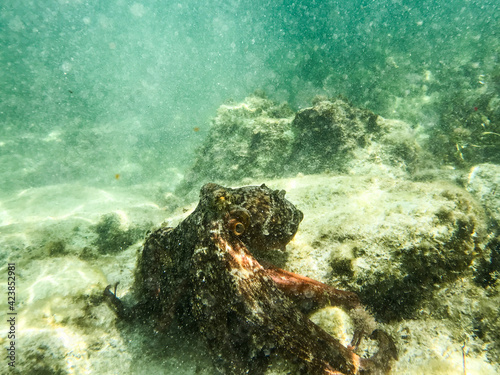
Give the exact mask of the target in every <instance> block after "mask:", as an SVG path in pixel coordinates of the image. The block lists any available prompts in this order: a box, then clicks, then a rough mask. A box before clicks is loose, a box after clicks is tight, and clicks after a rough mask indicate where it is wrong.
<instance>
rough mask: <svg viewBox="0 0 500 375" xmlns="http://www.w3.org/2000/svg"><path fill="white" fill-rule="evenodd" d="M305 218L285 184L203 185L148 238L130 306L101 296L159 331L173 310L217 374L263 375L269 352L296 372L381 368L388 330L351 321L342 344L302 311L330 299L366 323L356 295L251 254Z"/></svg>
mask: <svg viewBox="0 0 500 375" xmlns="http://www.w3.org/2000/svg"><path fill="white" fill-rule="evenodd" d="M302 219H303V214H302V212H301V211H299V210H298V209H297V208H296V207H295V206H294V205H293V204H292V203H290V202H289V201H288V200H286V199H285V191H284V190H281V191H279V190H272V189H270V188H268V187H267V186H265V185H261V186H246V187H241V188H235V189H231V188H224V187H222V186H220V185H216V184H213V183H209V184H206V185H204V186H203V187H202V189H201V192H200V201H199V204H198V206H197V207H196V209H195V210H194V211H193V212H192V213H191V214H190V215H189V216H188V217H187V218H186V219H185V220H184V221H182V222H181V223H180V224H179V225H178V226H177V227H176V228H169V227H165V226H164V227H161V228H159V229H157V230H156V231H154V232H152V233H150V234H149V235H148V237H147V238H146V240H145V243H144V246H143V249H142V254H141V255H140V257H139V260H138V266H137V270H136V275H135V281H134V287H133V290H134V294H135V296H136V298H135V299H136V300H137V304H135V305H134V306H132V307H126V306H125V305H124V304H123V303H122V301H121V300H120V299H118V297H117V296H116V288H115V292H114V293H113V292H111V286H108V287H107V288H106V289H105V291H104V295H105V298H106V300H107V302H108V303H109V304H110V306H111V307H112V308H113V309H114V310H115V312H116V313H117V315H118V317H119V318H122V319H124V320H134V319H137V318H140V319H143V320H148V321H150V322H152V323H153V324H154V326H155V328H156V329H157V330H158V331H164V330H166V329H168V327H169V326H170V324H171V322H172V321H173V319H174V317H177V318H178V319H180V320H181V321H190V324H192V325H194V327H196V329H197V330H199V332H200V333H201V334H202V336H203V337H204V339H205V341H206V343H207V346H208V348H209V350H210V352H211V354H212V357H213V363H214V366H215V368H216V369H217V370H218V371H220V373H222V374H231V375H240V374H264V373H265V371H266V368H267V367H268V362H269V358H270V354H271V353H273V355H277V356H282V358H284V359H286V360H287V361H290V362H291V363H292V366H293V367H294V368H296V372H297V373H299V374H311V375H316V374H318V375H320V374H321V375H323V374H346V375H353V374H384V373H387V372H388V371H389V370H390V367H391V364H392V362H393V361H394V360H395V359H396V357H397V352H396V348H395V345H394V343H393V341H392V339H391V338H390V336H389V335H388V334H387V333H385V332H384V331H381V330H378V329H376V330H373V325H374V324H373V325H371V324H358V325H357V327H356V332H355V334H354V337H353V342H352V343H351V345H350V346H348V347H346V346H344V345H342V344H341V343H340V342H339V341H338V340H337V339H336V338H334V337H332V336H331V335H330V334H328V333H327V332H325V331H324V330H323V329H322V328H320V327H319V326H317V325H316V324H314V323H313V322H312V321H311V320H309V318H308V317H307V312H309V311H310V310H311V306H313V307H314V308H318V307H321V306H326V305H337V306H341V307H343V308H344V309H345V310H347V311H348V312H351V313H354V315H356V316H358V317H359V316H363V317H366V319H364V318H363V319H361V320H367V321H369V320H370V319H372V320H373V318H371V317H370V316H369V315H368V313H366V312H365V310H364V308H363V306H362V305H361V303H360V301H359V299H358V297H357V295H356V294H355V293H351V292H345V291H340V290H337V289H334V288H332V287H331V286H328V285H326V284H323V283H320V282H318V281H315V280H312V279H310V278H307V277H304V276H301V275H297V274H294V273H292V272H288V271H285V270H283V269H280V268H278V267H275V266H273V265H271V264H268V263H265V262H263V261H261V262H259V261H258V260H257V259H256V258H255V257H254V256H253V255H252V253H251V251H254V252H255V251H257V252H265V251H269V250H272V249H285V246H286V245H287V244H288V242H289V241H290V240H291V239H292V238H293V237H294V235H295V233H296V232H297V229H298V227H299V224H300V222H301V221H302ZM358 320H359V319H358ZM373 322H374V321H373ZM367 327H368V328H367ZM366 335H371V337H372V338H374V339H376V340H377V341H378V345H379V350H378V352H377V353H376V354H375V355H374V356H372V357H370V358H362V357H360V356H358V355H357V354H356V353H355V352H354V350H355V348H356V347H357V346H358V344H359V342H360V341H361V339H362V338H363V337H364V336H366Z"/></svg>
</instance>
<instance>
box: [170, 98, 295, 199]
mask: <svg viewBox="0 0 500 375" xmlns="http://www.w3.org/2000/svg"><path fill="white" fill-rule="evenodd" d="M293 115H294V113H293V111H292V110H291V109H290V108H289V107H288V106H287V105H286V104H281V105H279V104H276V103H274V102H272V101H271V100H268V99H266V98H265V97H262V96H257V95H253V96H249V97H247V98H245V100H244V101H243V102H242V103H237V104H225V105H222V106H220V107H219V109H218V111H217V116H216V117H215V118H214V119H213V120H212V126H211V128H210V132H209V134H208V137H207V138H206V140H205V141H204V143H203V145H202V146H201V148H200V149H199V150H198V156H197V159H196V161H195V163H194V165H193V167H192V169H191V171H190V172H189V173H188V174H187V176H186V178H185V180H184V181H183V182H182V183H181V185H180V187H179V188H178V189H177V190H178V191H182V192H186V191H190V190H191V189H194V190H196V191H198V188H199V186H198V185H200V186H201V184H202V183H204V182H219V183H234V182H236V181H240V180H241V179H244V178H247V177H254V178H261V177H269V176H273V177H276V176H280V175H282V174H283V168H284V167H285V165H286V161H287V159H288V156H289V155H290V150H291V143H292V137H293V135H292V132H291V130H290V124H291V122H292V119H293Z"/></svg>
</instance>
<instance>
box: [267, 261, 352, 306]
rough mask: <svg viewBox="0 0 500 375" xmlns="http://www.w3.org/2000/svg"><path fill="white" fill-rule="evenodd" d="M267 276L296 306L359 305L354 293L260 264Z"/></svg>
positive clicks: (269, 265)
mask: <svg viewBox="0 0 500 375" xmlns="http://www.w3.org/2000/svg"><path fill="white" fill-rule="evenodd" d="M261 265H262V266H263V267H264V268H265V269H266V273H267V275H268V276H269V277H270V278H271V279H273V281H274V282H275V283H276V285H277V287H278V288H279V289H280V290H281V291H282V292H283V293H285V295H286V296H287V297H289V298H290V299H292V300H293V301H294V302H295V303H297V304H298V306H301V307H309V309H312V308H321V307H324V306H341V307H344V308H346V309H353V308H356V307H358V306H360V305H361V303H360V301H359V297H358V295H357V294H356V293H353V292H347V291H343V290H339V289H335V288H333V287H331V286H329V285H327V284H324V283H321V282H319V281H316V280H313V279H310V278H309V277H306V276H302V275H298V274H296V273H293V272H290V271H286V270H283V269H281V268H278V267H276V266H273V265H272V264H269V263H264V262H261Z"/></svg>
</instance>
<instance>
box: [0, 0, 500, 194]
mask: <svg viewBox="0 0 500 375" xmlns="http://www.w3.org/2000/svg"><path fill="white" fill-rule="evenodd" d="M497 5H498V4H496V2H495V1H465V0H459V1H453V2H446V1H377V2H374V1H348V2H338V1H316V2H300V1H278V2H277V1H270V2H263V1H216V2H213V1H211V2H203V1H181V2H161V1H141V2H134V1H121V0H118V1H111V2H97V1H50V0H48V1H44V2H32V1H9V0H7V1H4V2H2V5H1V6H0V123H1V127H0V145H1V146H0V158H1V159H0V162H1V165H2V169H1V172H0V173H1V176H0V178H1V179H2V190H9V191H13V190H14V191H15V190H17V189H22V188H27V187H36V186H43V185H46V184H54V183H61V182H68V181H83V182H85V183H88V184H91V185H108V184H115V183H116V181H115V178H114V176H115V175H117V174H120V183H121V184H122V185H126V184H135V183H139V182H144V181H165V180H168V179H171V173H172V172H171V171H172V170H173V169H179V170H180V171H181V172H182V170H183V169H185V168H186V167H187V166H189V165H190V164H191V163H192V159H193V148H194V147H195V146H197V145H198V144H199V143H200V142H201V140H202V139H203V137H204V136H205V135H206V132H207V129H208V127H209V120H210V118H211V117H213V116H214V115H215V111H216V109H217V107H218V106H219V105H220V104H222V103H223V102H225V101H226V100H228V99H234V100H237V101H238V100H241V99H243V98H244V97H245V96H247V95H248V94H250V93H251V92H253V91H254V90H256V89H261V90H264V91H265V92H266V93H267V95H268V96H269V97H270V98H272V99H274V100H277V101H288V102H289V103H290V104H291V105H292V107H293V108H294V109H297V108H301V107H304V106H307V105H310V101H311V98H312V97H313V96H315V95H318V94H326V95H337V94H343V95H345V96H346V97H347V98H348V99H349V100H351V101H352V102H353V103H354V104H356V105H359V106H363V107H366V108H368V109H371V110H373V111H374V112H376V113H378V114H381V115H383V116H386V117H391V118H400V119H405V120H409V121H411V122H412V124H414V125H415V126H416V125H419V124H423V125H425V126H429V127H432V126H435V124H436V122H437V121H438V119H439V113H440V110H441V105H442V100H443V99H444V98H448V97H450V96H451V95H453V94H457V93H459V94H463V93H464V92H470V90H477V89H481V87H482V86H483V84H482V83H481V82H485V81H488V80H489V79H491V76H492V74H493V73H494V70H495V67H496V66H497V65H498V59H499V56H498V54H499V48H500V47H499V35H498V33H499V19H500V17H499V15H500V14H499V12H500V11H499V9H498V6H497ZM496 74H497V75H498V68H497V73H496ZM465 105H466V106H467V108H468V109H469V108H472V107H474V106H475V105H476V104H475V103H473V102H471V103H466V104H464V105H463V106H465ZM194 128H196V129H198V128H199V131H193V129H194Z"/></svg>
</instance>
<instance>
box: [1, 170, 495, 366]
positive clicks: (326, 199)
mask: <svg viewBox="0 0 500 375" xmlns="http://www.w3.org/2000/svg"><path fill="white" fill-rule="evenodd" d="M262 182H264V181H255V183H259V184H260V183H262ZM265 182H266V184H267V185H268V186H270V187H272V188H278V189H285V190H286V191H287V198H288V199H289V200H290V201H291V202H293V203H294V204H296V206H297V207H298V208H300V209H301V210H302V211H303V212H304V215H305V218H304V220H303V222H302V224H301V226H300V228H299V232H298V234H297V235H296V237H295V239H294V240H293V241H292V242H291V244H289V245H288V252H289V255H288V257H287V259H286V261H285V262H284V266H285V267H286V268H287V269H289V270H291V271H294V272H300V273H301V274H304V275H307V276H310V277H313V278H315V279H318V280H321V281H324V282H328V283H330V284H332V285H338V286H339V287H340V288H342V285H341V282H340V281H339V280H340V279H339V278H337V277H336V275H335V274H334V273H333V272H332V264H333V263H332V259H333V258H335V255H332V254H333V253H334V252H337V254H338V253H340V254H343V255H341V256H345V257H349V255H345V254H349V251H350V250H349V247H352V246H354V245H353V243H354V242H356V244H357V245H356V246H359V244H360V243H363V244H364V246H366V249H367V252H369V251H370V249H371V248H372V247H373V246H374V247H375V248H382V247H383V246H384V243H390V242H391V241H392V242H394V241H402V242H404V241H409V242H412V241H413V242H415V241H417V242H418V241H423V239H419V238H424V237H426V235H427V234H426V233H425V232H426V231H432V230H435V231H436V233H433V234H432V235H433V236H434V237H435V238H439V236H440V235H444V236H446V234H443V233H438V232H440V231H441V232H445V231H446V228H444V227H441V228H440V227H439V226H436V225H434V224H435V223H434V224H433V221H432V218H433V217H434V216H435V214H436V213H437V212H438V211H439V210H443V207H448V206H449V207H448V208H450V207H451V209H453V207H452V206H450V204H451V205H453V203H452V202H454V201H457V198H456V197H457V196H458V197H460V198H458V201H464V200H467V199H471V201H473V198H472V197H470V196H469V195H468V194H467V192H466V191H465V190H463V189H460V188H458V187H456V186H454V185H452V184H450V183H448V182H434V183H413V182H409V181H399V180H396V179H391V178H379V177H373V176H372V177H370V176H368V177H360V176H335V175H328V174H321V175H313V176H304V175H299V176H297V177H295V178H289V179H281V180H269V181H265ZM245 183H246V184H248V183H250V184H251V183H252V181H245ZM158 194H160V193H158V192H157V189H156V188H155V187H151V186H147V185H144V186H136V187H134V188H133V189H131V188H130V187H128V188H120V187H119V186H116V187H114V188H108V189H97V188H91V187H86V186H81V185H77V184H62V185H54V186H46V187H41V188H34V189H27V190H24V191H21V192H19V193H17V194H16V195H14V196H12V195H11V196H9V197H3V198H2V199H1V202H0V204H1V211H0V212H1V217H0V224H1V226H0V232H1V236H0V241H1V244H0V245H1V247H0V248H1V257H2V259H3V262H2V263H3V265H2V269H1V274H2V275H6V265H5V263H4V262H5V260H8V262H13V263H15V267H16V312H17V325H16V358H17V361H16V368H15V370H14V371H11V373H20V374H21V373H23V374H25V373H32V374H152V373H155V374H173V373H175V374H212V373H215V372H214V370H213V368H212V367H211V362H210V357H209V355H208V354H207V351H206V348H205V347H204V345H203V343H202V342H201V340H200V337H193V336H192V335H190V334H188V333H185V332H183V331H180V330H179V329H177V328H175V327H173V328H172V330H170V331H169V332H168V333H166V334H154V333H153V332H152V331H151V328H150V327H148V326H147V325H141V324H137V325H127V324H125V323H121V322H118V321H116V319H115V316H114V314H113V312H112V311H111V310H110V309H109V308H108V306H107V305H106V304H104V303H102V299H101V297H100V296H101V294H102V290H103V289H104V287H105V286H106V285H107V284H109V283H115V282H117V281H119V282H120V284H119V289H118V294H119V295H121V296H123V295H126V293H127V291H128V290H129V288H130V286H131V284H132V281H133V271H134V268H135V262H136V256H137V252H138V250H139V249H140V245H141V240H140V239H139V240H138V241H136V242H135V243H133V244H131V245H130V246H128V247H126V248H124V249H122V250H121V251H119V252H116V253H111V254H109V253H100V252H99V251H96V250H95V248H96V247H97V245H96V238H97V237H98V235H97V234H96V232H97V230H96V224H97V223H98V222H99V221H100V220H102V217H103V215H109V214H113V215H115V217H116V218H118V220H119V228H118V227H116V228H114V230H115V231H122V233H127V231H130V230H132V229H133V228H135V229H138V230H141V231H143V232H145V231H146V230H147V229H149V228H153V227H155V226H158V225H159V224H160V223H161V222H163V221H164V220H167V222H168V223H169V224H170V225H175V224H176V223H178V222H179V221H180V220H182V218H184V217H185V216H186V215H188V214H189V212H190V211H191V210H192V209H193V208H194V206H195V204H196V202H193V203H192V204H190V205H182V206H181V207H178V208H177V209H176V210H175V211H169V210H168V209H167V208H166V207H165V206H162V205H161V204H159V203H158V202H168V201H169V199H170V200H171V199H172V197H171V196H169V195H168V194H167V196H163V197H162V198H159V196H158ZM443 197H444V198H443ZM450 197H451V198H450ZM453 197H455V198H453ZM450 202H451V203H450ZM471 204H472V205H474V204H477V203H471ZM477 205H478V206H477V207H479V204H477ZM478 209H479V208H478ZM104 217H109V216H104ZM433 228H434V229H433ZM391 236H393V238H391ZM394 236H395V237H394ZM342 238H343V240H342ZM339 241H340V242H339ZM384 241H385V242H384ZM389 248H390V246H389ZM379 256H380V257H386V256H387V257H390V256H391V255H390V254H389V253H387V254H379ZM332 257H333V258H332ZM278 258H279V256H278ZM376 263H377V262H374V263H373V264H371V265H367V264H363V257H360V259H358V264H356V265H354V266H353V267H354V269H356V267H357V268H361V269H363V268H367V267H370V266H373V267H382V268H383V267H384V266H383V265H377V264H376ZM384 263H386V262H382V263H381V264H384ZM389 267H390V266H389ZM354 272H358V271H356V270H355V271H354ZM471 278H472V276H471V273H470V272H468V271H464V272H463V274H462V275H461V277H460V278H457V279H454V280H452V281H451V282H449V283H448V284H447V285H444V286H442V287H440V288H437V289H436V291H435V294H434V295H432V296H429V297H428V302H427V303H423V304H422V307H421V311H420V312H419V314H418V319H403V320H397V321H392V322H391V321H389V322H388V323H386V324H383V325H382V327H383V328H384V329H385V330H386V331H387V332H389V333H390V334H391V335H392V336H393V337H394V338H395V340H396V343H397V347H398V350H399V356H400V358H399V360H398V362H397V363H396V364H395V366H394V369H393V371H392V373H393V374H463V373H465V371H464V358H465V365H466V373H467V374H496V373H498V371H499V369H500V367H499V365H498V363H497V364H495V363H494V362H492V361H491V360H490V359H488V358H487V357H488V355H489V354H488V346H491V345H492V343H491V342H487V340H486V338H483V339H479V338H478V337H477V336H475V335H474V334H473V332H472V327H471V326H470V324H471V321H472V320H473V319H472V316H473V315H474V314H475V312H474V311H475V310H476V312H477V310H479V309H484V310H485V311H490V313H493V315H494V314H495V311H494V310H495V309H496V308H497V306H498V302H499V299H498V293H493V291H490V292H491V295H493V296H495V297H494V299H493V300H491V301H489V300H488V293H486V292H484V291H482V290H480V289H481V288H478V287H475V286H473V285H472V282H471ZM5 279H6V276H5V277H3V278H2V284H3V285H2V288H5V281H6V280H5ZM368 279H369V276H367V280H368ZM436 301H437V302H436ZM489 303H492V304H493V306H489V307H488V306H486V305H488V304H489ZM438 305H440V306H441V310H443V309H444V310H446V311H447V312H445V313H443V311H439V312H437V311H438V310H440V308H438V307H436V306H438ZM488 309H490V310H488ZM491 309H493V311H491ZM323 315H324V316H323V318H317V319H319V320H320V321H321V320H323V323H321V324H323V326H328V325H330V326H331V325H332V324H331V323H332V322H336V323H335V324H334V326H336V327H335V328H334V331H335V334H336V335H337V336H338V337H340V338H342V337H343V338H344V339H347V340H348V336H346V333H342V332H343V330H344V329H345V330H346V332H347V335H348V332H349V319H348V318H346V317H345V316H343V315H342V314H340V315H339V312H338V311H337V312H335V311H333V312H332V311H330V310H325V311H324V312H323ZM483 315H484V314H483ZM325 316H326V317H325ZM457 317H463V320H462V321H460V320H457ZM484 318H485V319H492V317H491V316H490V317H486V316H484ZM6 319H7V316H6V309H2V310H1V320H2V322H5V321H6ZM325 321H326V322H325ZM495 324H497V326H498V321H497V322H496V323H495ZM339 325H340V328H339ZM4 327H5V325H4ZM0 337H1V338H0V340H1V341H0V342H1V344H2V346H3V347H6V346H7V345H8V340H6V331H5V329H3V331H2V333H1V335H0ZM497 337H498V336H497ZM362 349H363V348H362ZM490 354H491V353H490ZM4 362H5V361H4ZM4 364H5V363H2V368H3V369H5V367H4ZM2 371H4V370H2ZM286 371H287V369H286V365H284V364H283V363H280V362H279V361H274V362H273V366H271V368H270V370H269V371H268V373H272V374H284V373H287V372H286Z"/></svg>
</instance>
